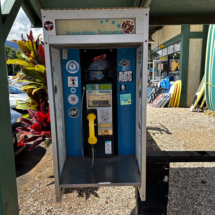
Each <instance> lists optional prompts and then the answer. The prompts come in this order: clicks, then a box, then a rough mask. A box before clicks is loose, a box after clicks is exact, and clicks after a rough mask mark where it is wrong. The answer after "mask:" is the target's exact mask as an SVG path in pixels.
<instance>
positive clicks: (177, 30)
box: [151, 25, 181, 49]
mask: <svg viewBox="0 0 215 215" xmlns="http://www.w3.org/2000/svg"><path fill="white" fill-rule="evenodd" d="M179 34H181V25H171V26H163V28H162V29H161V30H159V31H156V32H155V33H154V34H153V35H152V39H153V40H154V41H155V43H152V44H151V49H154V48H155V47H157V46H159V45H161V44H162V43H164V42H166V41H168V40H170V39H172V38H173V37H175V36H177V35H179Z"/></svg>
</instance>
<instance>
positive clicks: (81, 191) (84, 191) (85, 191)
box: [64, 187, 99, 200]
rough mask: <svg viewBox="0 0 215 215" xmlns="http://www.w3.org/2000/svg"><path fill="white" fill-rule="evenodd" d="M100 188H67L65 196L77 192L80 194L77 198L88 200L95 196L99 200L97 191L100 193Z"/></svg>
mask: <svg viewBox="0 0 215 215" xmlns="http://www.w3.org/2000/svg"><path fill="white" fill-rule="evenodd" d="M98 189H99V188H98V187H83V188H79V187H78V188H66V189H65V191H64V194H67V193H74V192H75V191H76V192H77V193H78V196H77V197H82V198H83V197H84V196H85V198H86V200H87V199H89V198H90V195H93V196H95V197H98V198H99V195H98V193H97V192H96V191H98Z"/></svg>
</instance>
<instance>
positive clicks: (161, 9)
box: [2, 0, 215, 27]
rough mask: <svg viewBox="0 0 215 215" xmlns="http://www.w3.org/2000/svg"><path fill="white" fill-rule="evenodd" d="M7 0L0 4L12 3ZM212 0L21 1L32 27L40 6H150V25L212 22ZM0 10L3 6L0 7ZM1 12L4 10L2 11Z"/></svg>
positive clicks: (214, 15) (214, 17) (37, 23)
mask: <svg viewBox="0 0 215 215" xmlns="http://www.w3.org/2000/svg"><path fill="white" fill-rule="evenodd" d="M14 2H15V0H7V1H5V3H4V4H7V5H9V4H13V3H14ZM214 5H215V0H205V1H204V3H202V1H199V0H198V1H197V0H180V1H173V0H160V1H158V0H91V1H86V0H78V1H75V0H29V1H26V0H24V3H23V4H22V7H23V9H24V11H25V13H26V14H27V16H28V17H29V19H30V20H31V22H32V24H33V26H34V27H41V26H42V23H41V9H74V8H77V9H78V8H79V9H80V8H119V7H124V8H125V7H150V19H149V22H150V25H180V24H213V23H215V7H214ZM2 9H3V11H4V5H3V7H2ZM3 14H4V12H3Z"/></svg>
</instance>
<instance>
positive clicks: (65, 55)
mask: <svg viewBox="0 0 215 215" xmlns="http://www.w3.org/2000/svg"><path fill="white" fill-rule="evenodd" d="M67 58H68V56H67V49H63V60H67Z"/></svg>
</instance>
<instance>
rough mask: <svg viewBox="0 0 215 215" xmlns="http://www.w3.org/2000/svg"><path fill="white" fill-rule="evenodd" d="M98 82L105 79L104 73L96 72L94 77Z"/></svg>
mask: <svg viewBox="0 0 215 215" xmlns="http://www.w3.org/2000/svg"><path fill="white" fill-rule="evenodd" d="M94 76H95V77H96V78H97V79H98V80H101V79H102V78H103V77H104V75H103V73H102V72H95V75H94Z"/></svg>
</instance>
